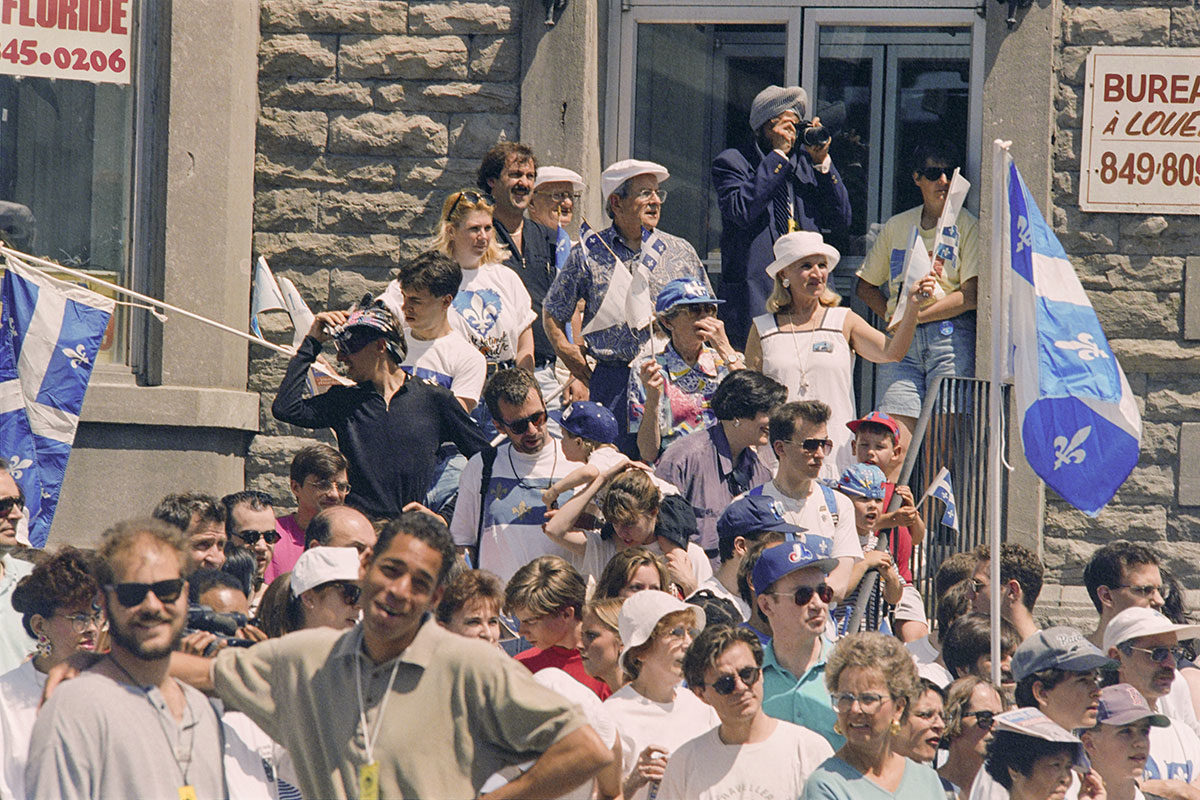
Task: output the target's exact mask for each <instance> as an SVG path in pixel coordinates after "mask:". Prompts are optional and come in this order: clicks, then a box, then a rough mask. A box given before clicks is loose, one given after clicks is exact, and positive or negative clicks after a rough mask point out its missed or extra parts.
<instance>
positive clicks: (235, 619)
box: [184, 605, 254, 656]
mask: <svg viewBox="0 0 1200 800" xmlns="http://www.w3.org/2000/svg"><path fill="white" fill-rule="evenodd" d="M248 622H249V620H247V619H246V615H245V614H239V613H237V612H230V613H221V612H219V611H213V610H212V607H210V606H201V605H189V606H188V617H187V627H186V628H185V629H184V634H189V633H195V632H196V631H205V632H207V633H212V634H215V635H216V636H217V637H218V640H220V641H224V642H225V646H226V647H249V646H250V645H252V644H254V642H252V641H250V640H249V639H242V638H240V637H239V636H238V631H239V630H240V629H242V628H244V627H245V626H246V624H247V623H248ZM217 647H218V642H216V641H214V642H213V643H212V644H211V645H209V649H208V651H206V652H205V653H204V655H206V656H209V655H212V654H213V653H214V652H215V651H216V649H217Z"/></svg>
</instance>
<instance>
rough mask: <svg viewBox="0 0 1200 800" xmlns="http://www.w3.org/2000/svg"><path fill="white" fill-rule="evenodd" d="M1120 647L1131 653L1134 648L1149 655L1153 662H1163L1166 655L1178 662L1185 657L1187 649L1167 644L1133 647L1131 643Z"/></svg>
mask: <svg viewBox="0 0 1200 800" xmlns="http://www.w3.org/2000/svg"><path fill="white" fill-rule="evenodd" d="M1122 649H1124V650H1125V652H1127V653H1131V652H1133V651H1134V650H1137V651H1138V652H1139V653H1145V654H1146V655H1148V656H1150V660H1151V661H1153V662H1154V663H1155V664H1162V663H1165V662H1166V660H1167V657H1168V656H1170V657H1172V658H1174V659H1175V661H1176V662H1179V661H1181V660H1183V659H1184V658H1186V657H1187V651H1186V650H1184V649H1183V648H1182V647H1178V646H1176V647H1168V646H1167V645H1159V646H1158V647H1151V648H1146V647H1134V646H1133V645H1131V644H1129V645H1123V648H1122Z"/></svg>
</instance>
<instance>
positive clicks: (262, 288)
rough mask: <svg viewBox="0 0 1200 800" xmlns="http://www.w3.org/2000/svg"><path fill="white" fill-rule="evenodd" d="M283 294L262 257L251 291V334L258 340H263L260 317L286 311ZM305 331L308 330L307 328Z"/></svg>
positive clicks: (256, 269)
mask: <svg viewBox="0 0 1200 800" xmlns="http://www.w3.org/2000/svg"><path fill="white" fill-rule="evenodd" d="M284 310H286V309H285V307H284V304H283V293H282V292H280V291H279V285H278V284H276V283H275V276H274V275H272V274H271V268H270V267H268V266H267V260H266V259H265V258H263V257H262V256H259V257H258V262H257V263H255V265H254V286H253V288H252V289H251V291H250V332H251V333H253V334H254V335H255V336H257V337H258V338H260V339H261V338H263V335H262V328H260V327H259V325H258V315H259V314H261V313H262V312H264V311H284ZM305 330H308V329H307V328H305Z"/></svg>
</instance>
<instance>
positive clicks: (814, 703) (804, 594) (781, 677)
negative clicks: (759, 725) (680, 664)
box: [750, 536, 845, 749]
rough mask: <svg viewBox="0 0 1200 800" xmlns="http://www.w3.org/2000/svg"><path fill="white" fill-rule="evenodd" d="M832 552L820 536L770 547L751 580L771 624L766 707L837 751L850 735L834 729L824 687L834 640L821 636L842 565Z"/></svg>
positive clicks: (756, 599)
mask: <svg viewBox="0 0 1200 800" xmlns="http://www.w3.org/2000/svg"><path fill="white" fill-rule="evenodd" d="M830 551H831V544H830V542H829V540H828V539H826V538H824V537H821V536H809V537H808V538H806V539H805V540H804V541H799V540H795V539H792V540H788V541H784V542H780V543H779V544H775V545H771V546H770V547H768V548H767V549H766V550H763V552H762V555H761V556H759V558H758V562H757V563H756V564H755V565H754V571H753V572H752V573H751V576H750V582H751V584H752V586H753V589H754V602H755V604H756V605H757V606H758V610H759V611H760V612H762V615H763V616H764V617H766V618H767V621H768V622H770V623H771V634H772V639H771V642H770V644H768V645H767V647H766V649H765V651H764V654H763V698H764V699H763V710H764V711H765V712H766V713H767V714H768V715H769V716H772V717H775V718H776V719H783V720H787V721H788V722H794V723H795V724H797V725H803V726H804V727H805V728H808V729H809V730H813V731H816V732H817V733H819V734H821V735H822V736H824V737H825V740H826V741H827V742H829V744H830V745H831V746H832V747H833V748H834V749H837V748H839V747H841V746H842V744H843V743H844V742H845V739H844V738H843V737H842V736H841V735H840V734H838V733H837V732H836V731H835V730H834V723H836V722H837V714H836V713H835V712H834V710H833V706H832V705H831V704H830V702H829V690H828V689H826V688H825V662H826V661H827V660H828V658H829V654H830V653H832V652H833V642H831V641H829V640H827V639H825V638H824V637H823V636H822V634H823V633H824V632H825V626H826V624H827V623H828V622H829V606H830V604H831V603H832V602H833V589H832V588H830V586H829V584H828V582H827V578H828V575H829V572H830V570H832V569H833V568H834V567H836V566H837V563H838V562H837V559H835V558H832V557H830V555H829V554H830Z"/></svg>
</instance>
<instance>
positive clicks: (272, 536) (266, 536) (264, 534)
mask: <svg viewBox="0 0 1200 800" xmlns="http://www.w3.org/2000/svg"><path fill="white" fill-rule="evenodd" d="M234 536H236V537H237V538H239V539H241V540H242V541H243V542H245V543H246V544H248V545H250V546H251V547H253V546H254V545H256V544H258V540H259V539H263V540H264V541H266V543H267V544H275V543H276V542H278V541H279V531H277V530H275V529H274V528H272V529H271V530H269V531H239V532H238V533H235V534H234Z"/></svg>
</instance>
